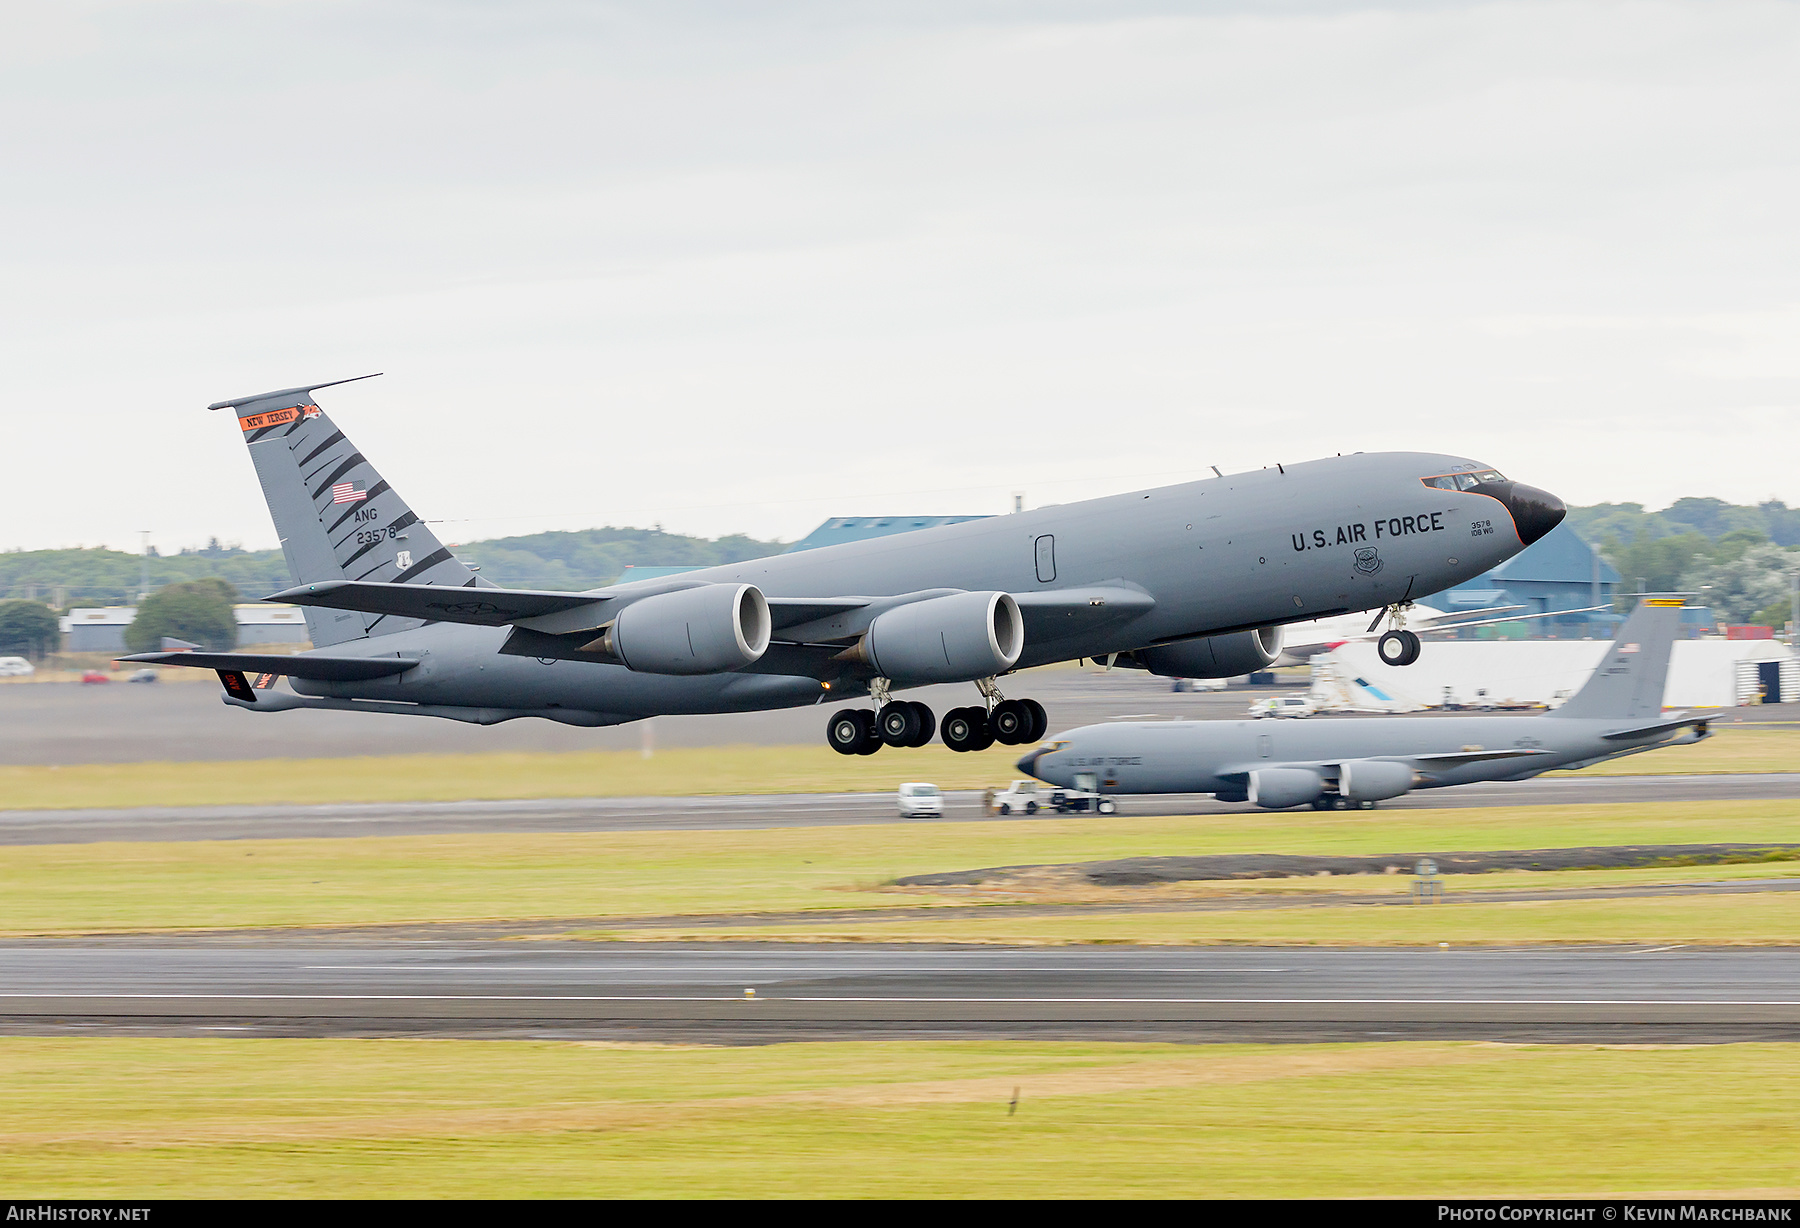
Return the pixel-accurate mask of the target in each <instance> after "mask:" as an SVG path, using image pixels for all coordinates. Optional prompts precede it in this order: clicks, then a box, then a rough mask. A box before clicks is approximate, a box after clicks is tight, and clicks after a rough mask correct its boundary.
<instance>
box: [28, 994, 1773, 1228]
mask: <svg viewBox="0 0 1800 1228" xmlns="http://www.w3.org/2000/svg"><path fill="white" fill-rule="evenodd" d="M745 1009H746V1010H754V1009H755V1007H754V1006H753V1005H750V1004H746V1007H745ZM0 1079H3V1080H4V1084H5V1086H6V1088H7V1095H6V1097H5V1098H4V1099H3V1100H0V1137H3V1138H4V1146H0V1184H4V1186H5V1188H6V1189H7V1191H8V1194H9V1196H10V1197H13V1198H86V1199H92V1198H144V1197H187V1198H232V1197H255V1196H261V1197H310V1198H320V1197H395V1198H421V1197H433V1198H495V1197H521V1196H535V1197H630V1196H635V1197H661V1198H666V1197H716V1198H738V1197H782V1196H787V1197H795V1196H799V1197H891V1196H907V1197H983V1198H995V1197H998V1198H1020V1197H1035V1198H1041V1197H1089V1198H1091V1197H1114V1198H1117V1197H1134V1196H1138V1197H1232V1198H1268V1197H1309V1196H1310V1197H1414V1198H1417V1197H1434V1198H1442V1197H1462V1198H1473V1197H1488V1198H1496V1197H1507V1198H1521V1197H1549V1196H1565V1197H1612V1196H1620V1195H1635V1196H1652V1195H1692V1194H1697V1193H1704V1194H1713V1195H1733V1196H1739V1197H1744V1196H1753V1195H1756V1196H1764V1197H1792V1196H1793V1195H1794V1193H1795V1192H1796V1191H1797V1190H1800V1117H1796V1115H1795V1114H1794V1112H1793V1105H1794V1102H1795V1099H1796V1097H1800V1047H1796V1046H1793V1045H1780V1044H1746V1045H1716V1046H1697V1047H1691V1048H1675V1047H1652V1046H1643V1047H1614V1048H1608V1047H1595V1046H1555V1047H1552V1046H1510V1045H1483V1044H1448V1043H1395V1044H1375V1045H1285V1046H1253V1045H1221V1046H1205V1047H1183V1046H1177V1045H1162V1044H1111V1045H1109V1044H1092V1043H1088V1044H1080V1043H1023V1042H1018V1043H1008V1042H911V1043H890V1044H869V1043H842V1044H786V1045H770V1046H762V1047H744V1048H718V1049H711V1048H661V1047H652V1046H631V1047H625V1046H605V1045H583V1044H567V1043H550V1042H528V1041H416V1040H147V1039H101V1038H80V1039H22V1038H4V1039H0ZM1015 1089H1017V1090H1018V1094H1019V1107H1018V1111H1017V1113H1016V1114H1012V1115H1009V1114H1008V1111H1007V1109H1008V1104H1009V1102H1010V1101H1011V1099H1012V1097H1013V1094H1014V1090H1015Z"/></svg>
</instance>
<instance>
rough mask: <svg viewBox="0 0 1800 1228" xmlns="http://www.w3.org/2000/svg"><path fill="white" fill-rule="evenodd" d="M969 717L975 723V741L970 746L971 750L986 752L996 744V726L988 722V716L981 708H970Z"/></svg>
mask: <svg viewBox="0 0 1800 1228" xmlns="http://www.w3.org/2000/svg"><path fill="white" fill-rule="evenodd" d="M969 716H970V718H971V719H973V720H974V722H975V740H974V741H973V742H971V743H970V744H969V749H970V750H986V749H987V748H988V747H990V746H992V745H993V744H994V725H993V722H992V721H990V720H988V714H987V713H985V712H983V711H982V710H981V709H980V708H970V709H969Z"/></svg>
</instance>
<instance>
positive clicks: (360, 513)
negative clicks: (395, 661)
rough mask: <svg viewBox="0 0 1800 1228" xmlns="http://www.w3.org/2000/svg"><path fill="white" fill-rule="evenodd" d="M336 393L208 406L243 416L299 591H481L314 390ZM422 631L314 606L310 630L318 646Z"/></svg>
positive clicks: (284, 394) (276, 395)
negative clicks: (328, 587)
mask: <svg viewBox="0 0 1800 1228" xmlns="http://www.w3.org/2000/svg"><path fill="white" fill-rule="evenodd" d="M361 378H363V379H367V378H369V377H368V376H363V377H361ZM335 382H336V383H349V382H350V381H348V380H337V381H335ZM329 387H331V385H330V384H313V385H311V386H310V387H305V388H284V389H282V390H281V391H280V392H264V393H259V394H258V395H256V396H251V397H241V398H239V399H237V400H234V401H220V402H218V403H217V404H215V405H210V406H208V407H207V408H209V409H230V410H233V411H235V412H236V414H237V419H238V427H239V429H240V430H242V431H243V433H244V442H245V443H246V444H247V445H249V448H250V460H251V463H252V464H254V465H255V466H256V476H257V478H258V479H259V480H260V481H261V482H262V488H263V498H264V499H265V500H267V502H268V504H269V515H270V516H271V517H272V518H273V519H274V521H275V532H276V533H277V534H278V535H279V536H280V538H281V550H282V554H283V555H284V556H285V557H286V559H287V565H288V571H289V572H290V573H292V575H293V577H294V583H295V584H307V583H312V582H315V581H319V580H383V581H387V582H390V583H401V584H442V585H455V586H459V587H467V586H473V585H475V584H476V583H477V580H476V578H475V573H474V572H472V571H470V570H469V569H468V568H467V567H465V566H463V564H462V563H461V562H459V561H458V560H457V558H456V556H455V555H453V554H451V553H450V551H449V550H448V549H446V548H445V546H444V544H443V543H442V542H440V541H439V540H438V539H437V535H436V534H435V533H433V532H432V531H431V530H430V529H429V528H428V527H426V525H425V523H424V522H423V521H421V520H420V519H419V518H418V516H417V515H416V514H414V512H413V510H412V509H411V508H410V507H408V506H407V505H406V502H405V500H403V499H401V498H400V496H399V494H398V493H396V492H395V490H394V489H393V487H391V486H389V485H388V484H387V482H386V481H384V480H383V479H382V476H381V474H379V473H377V472H376V471H375V466H373V465H371V464H370V463H369V462H368V460H367V459H366V458H365V457H364V456H363V454H362V453H361V452H359V451H357V450H356V445H355V444H353V443H351V442H350V440H349V439H348V438H346V437H345V435H344V432H342V431H340V430H339V429H338V428H337V426H336V425H335V424H334V423H333V422H332V421H331V419H330V418H328V417H326V416H325V413H324V411H323V410H321V409H320V408H319V407H318V405H317V404H316V403H314V401H313V396H312V394H313V391H314V390H315V389H318V388H329ZM421 625H422V623H421V622H420V620H418V619H412V618H395V617H391V616H388V615H381V614H358V613H351V612H349V611H345V610H329V609H323V608H315V607H311V606H308V607H306V628H307V631H308V632H309V633H310V635H311V637H312V642H313V645H314V647H317V648H324V647H327V646H329V645H332V644H341V643H343V642H344V641H346V640H355V639H363V638H365V637H367V636H371V635H386V634H389V633H391V632H394V631H404V630H407V629H408V628H411V627H417V626H421Z"/></svg>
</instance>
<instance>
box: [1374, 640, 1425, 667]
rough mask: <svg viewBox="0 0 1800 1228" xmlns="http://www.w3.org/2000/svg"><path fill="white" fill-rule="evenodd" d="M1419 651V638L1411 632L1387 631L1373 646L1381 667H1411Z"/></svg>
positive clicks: (1417, 657)
mask: <svg viewBox="0 0 1800 1228" xmlns="http://www.w3.org/2000/svg"><path fill="white" fill-rule="evenodd" d="M1419 649H1420V644H1419V637H1418V636H1417V635H1415V634H1413V633H1412V632H1411V631H1389V632H1388V633H1386V634H1385V635H1383V636H1382V637H1381V639H1380V640H1378V641H1376V644H1375V651H1376V652H1377V653H1378V654H1379V655H1380V657H1381V663H1382V664H1383V665H1393V666H1404V665H1411V664H1412V663H1413V662H1414V661H1417V660H1418V659H1419Z"/></svg>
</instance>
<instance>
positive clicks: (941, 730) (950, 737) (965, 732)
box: [938, 708, 987, 753]
mask: <svg viewBox="0 0 1800 1228" xmlns="http://www.w3.org/2000/svg"><path fill="white" fill-rule="evenodd" d="M986 723H987V722H986V716H985V714H984V713H983V712H982V711H981V709H980V708H952V709H950V711H948V712H946V713H944V720H943V723H942V724H941V725H940V726H939V727H938V736H939V737H941V738H942V739H943V740H944V745H945V746H948V747H949V748H950V749H951V750H953V751H956V752H958V753H961V752H962V751H968V750H977V749H979V747H978V746H977V745H976V744H977V743H978V742H980V740H981V737H980V730H981V729H982V728H983V727H984V726H985V725H986Z"/></svg>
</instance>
